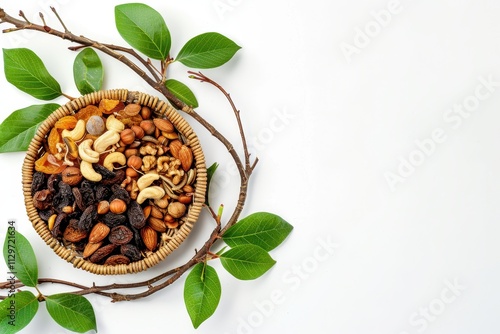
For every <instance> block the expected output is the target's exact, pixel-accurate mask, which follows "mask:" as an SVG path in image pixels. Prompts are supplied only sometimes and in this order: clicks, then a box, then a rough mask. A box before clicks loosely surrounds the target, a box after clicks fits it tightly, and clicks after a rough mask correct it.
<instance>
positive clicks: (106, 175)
mask: <svg viewBox="0 0 500 334" xmlns="http://www.w3.org/2000/svg"><path fill="white" fill-rule="evenodd" d="M93 166H94V170H95V171H96V172H97V173H99V174H101V175H102V179H103V180H110V179H113V178H114V177H115V176H116V173H114V172H113V171H110V170H109V169H107V168H106V167H104V166H103V165H99V164H94V165H93Z"/></svg>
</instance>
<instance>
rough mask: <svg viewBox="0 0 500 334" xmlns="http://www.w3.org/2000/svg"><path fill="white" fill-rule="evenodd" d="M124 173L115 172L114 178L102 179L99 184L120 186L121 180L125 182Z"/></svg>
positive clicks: (120, 171) (121, 170)
mask: <svg viewBox="0 0 500 334" xmlns="http://www.w3.org/2000/svg"><path fill="white" fill-rule="evenodd" d="M125 177H126V175H125V171H124V170H123V169H119V170H117V171H116V172H115V177H114V178H112V179H107V180H105V179H103V180H101V184H104V185H112V184H121V183H122V182H123V180H125Z"/></svg>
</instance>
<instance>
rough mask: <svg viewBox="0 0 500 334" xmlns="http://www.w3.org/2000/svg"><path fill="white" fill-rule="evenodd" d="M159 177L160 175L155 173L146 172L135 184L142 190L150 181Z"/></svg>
mask: <svg viewBox="0 0 500 334" xmlns="http://www.w3.org/2000/svg"><path fill="white" fill-rule="evenodd" d="M159 178H160V175H158V174H156V173H147V174H144V175H143V176H141V177H140V178H139V180H137V186H138V187H139V190H142V189H144V188H146V187H149V186H150V185H151V183H153V182H154V181H156V180H158V179H159Z"/></svg>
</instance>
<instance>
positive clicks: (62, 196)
mask: <svg viewBox="0 0 500 334" xmlns="http://www.w3.org/2000/svg"><path fill="white" fill-rule="evenodd" d="M58 187H59V191H58V192H57V194H56V195H55V196H54V199H53V200H52V205H53V207H54V208H55V209H56V210H57V211H61V210H62V208H64V207H65V206H70V205H72V204H73V201H74V200H75V198H74V196H73V191H72V190H71V186H70V185H68V184H67V183H64V182H62V181H61V182H59V184H58Z"/></svg>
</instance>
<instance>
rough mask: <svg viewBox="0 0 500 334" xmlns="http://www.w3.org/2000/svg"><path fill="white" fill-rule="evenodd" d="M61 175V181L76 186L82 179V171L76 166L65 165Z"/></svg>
mask: <svg viewBox="0 0 500 334" xmlns="http://www.w3.org/2000/svg"><path fill="white" fill-rule="evenodd" d="M61 175H62V181H63V182H64V183H66V184H68V185H70V186H76V185H77V184H78V183H80V181H81V180H82V177H83V176H82V172H81V171H80V168H78V167H66V168H65V169H64V170H63V172H62V173H61Z"/></svg>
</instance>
